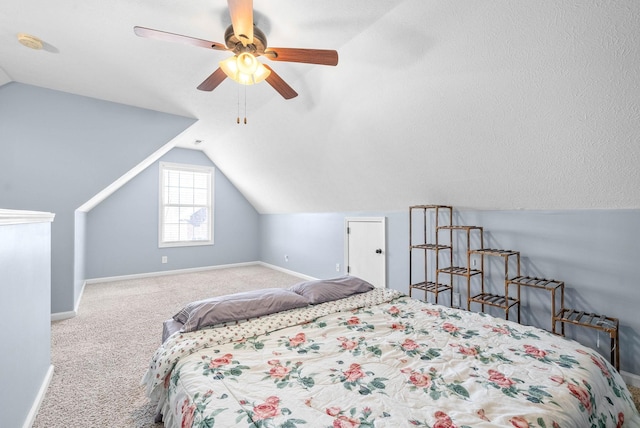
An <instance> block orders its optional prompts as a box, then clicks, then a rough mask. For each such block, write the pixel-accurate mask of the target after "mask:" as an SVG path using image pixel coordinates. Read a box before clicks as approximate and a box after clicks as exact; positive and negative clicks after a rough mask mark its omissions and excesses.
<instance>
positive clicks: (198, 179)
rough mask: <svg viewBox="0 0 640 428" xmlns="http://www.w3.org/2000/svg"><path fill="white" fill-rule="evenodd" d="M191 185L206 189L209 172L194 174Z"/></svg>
mask: <svg viewBox="0 0 640 428" xmlns="http://www.w3.org/2000/svg"><path fill="white" fill-rule="evenodd" d="M193 187H195V188H198V189H207V188H208V187H209V174H196V175H195V177H194V179H193Z"/></svg>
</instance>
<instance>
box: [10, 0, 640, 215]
mask: <svg viewBox="0 0 640 428" xmlns="http://www.w3.org/2000/svg"><path fill="white" fill-rule="evenodd" d="M254 9H255V21H256V25H258V27H260V28H261V29H262V30H263V31H264V32H265V33H266V35H267V39H268V42H269V45H270V46H281V47H298V48H321V49H336V50H337V51H338V52H339V55H340V62H339V64H338V66H337V67H326V66H315V65H308V64H293V63H283V62H271V63H269V65H271V67H272V68H273V69H274V70H276V71H277V73H278V74H279V75H280V76H281V77H282V78H284V79H285V80H286V81H287V82H288V83H289V84H290V85H291V86H292V87H293V88H294V89H295V90H296V91H297V92H298V93H299V96H298V97H297V98H294V99H293V100H289V101H285V100H284V99H282V98H281V97H280V96H279V95H278V93H277V92H275V91H274V90H273V89H272V88H271V87H270V86H269V85H267V84H266V83H262V84H259V85H255V86H252V87H248V88H246V116H247V120H248V124H247V125H242V124H241V125H238V124H236V118H237V116H238V110H240V116H241V117H244V115H245V87H240V86H239V85H236V84H235V83H233V82H232V81H230V80H229V79H227V80H226V81H224V82H223V83H222V84H221V85H220V86H219V87H218V88H217V89H216V90H214V91H213V92H211V93H209V92H202V91H198V90H197V89H196V86H197V85H198V84H200V83H201V82H202V81H203V80H204V79H205V78H206V77H207V76H208V75H209V74H210V73H211V72H213V70H215V68H217V63H218V61H220V60H222V59H224V58H226V57H227V56H228V55H229V54H228V53H226V52H220V51H213V50H207V49H202V48H198V47H193V46H188V45H183V44H178V43H169V42H162V41H157V40H151V39H144V38H139V37H136V36H135V35H134V34H133V26H135V25H140V26H146V27H151V28H155V29H159V30H163V31H169V32H174V33H179V34H184V35H189V36H193V37H198V38H202V39H207V40H212V41H217V42H224V37H223V34H224V30H225V28H226V27H227V26H228V25H229V23H230V20H229V17H228V14H227V9H226V2H225V1H224V0H209V1H204V0H190V1H178V0H111V1H100V0H58V1H56V2H51V1H47V0H19V1H18V0H13V1H10V0H7V1H3V5H2V6H1V9H0V84H3V83H6V82H8V81H17V82H22V83H27V84H31V85H36V86H41V87H46V88H52V89H56V90H60V91H65V92H70V93H74V94H80V95H84V96H89V97H94V98H99V99H104V100H108V101H114V102H118V103H123V104H128V105H133V106H139V107H143V108H148V109H153V110H158V111H162V112H168V113H173V114H178V115H183V116H188V117H194V118H197V119H199V120H198V122H196V123H195V124H194V125H193V126H192V127H191V128H189V129H188V130H187V131H185V132H184V133H183V134H181V135H180V136H179V137H177V138H176V140H175V141H174V142H173V143H174V144H175V145H177V146H180V147H188V148H196V146H195V145H194V144H193V142H194V141H195V140H203V141H204V143H203V144H201V145H199V146H197V148H198V149H201V150H204V151H205V153H207V155H208V156H209V157H210V158H211V159H212V160H213V161H214V162H215V163H216V165H217V166H218V167H219V168H220V169H221V170H222V172H223V173H224V174H225V175H226V176H227V177H228V178H229V179H230V180H231V181H232V182H233V183H234V184H235V185H236V186H237V187H238V189H239V190H240V191H241V192H243V193H244V195H245V196H246V197H247V198H248V199H249V201H250V202H251V203H252V204H254V206H255V207H256V209H258V211H259V212H262V213H279V212H327V211H360V210H362V211H366V210H402V209H405V208H406V207H407V206H408V205H411V204H417V203H442V204H451V205H454V206H456V207H459V208H478V209H585V208H640V172H639V171H640V168H638V165H639V164H640V138H639V137H640V125H639V123H640V106H639V102H640V72H639V70H640V52H639V49H638V46H640V2H638V1H637V0H620V1H616V2H601V1H598V0H585V1H581V2H569V1H561V2H556V1H543V2H529V1H524V0H465V1H451V0H396V1H390V0H376V1H371V0H313V1H312V0H254ZM21 32H22V33H29V34H32V35H34V36H37V37H39V38H41V39H42V40H43V41H44V42H45V48H44V49H43V50H41V51H34V50H30V49H27V48H25V47H23V46H22V45H20V44H19V43H18V42H17V38H16V35H17V33H21ZM265 61H266V60H265Z"/></svg>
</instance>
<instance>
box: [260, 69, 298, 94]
mask: <svg viewBox="0 0 640 428" xmlns="http://www.w3.org/2000/svg"><path fill="white" fill-rule="evenodd" d="M264 66H265V67H267V69H268V70H269V71H270V72H271V73H269V75H268V76H267V79H266V80H267V83H268V84H270V85H271V86H272V87H273V89H275V90H276V91H278V93H279V94H280V95H282V98H284V99H285V100H290V99H291V98H295V97H297V96H298V93H297V92H296V91H294V90H293V88H292V87H291V86H289V85H288V84H287V82H285V81H284V80H282V77H280V76H278V74H277V73H276V72H275V71H273V69H272V68H271V67H269V66H268V65H266V64H265V65H264Z"/></svg>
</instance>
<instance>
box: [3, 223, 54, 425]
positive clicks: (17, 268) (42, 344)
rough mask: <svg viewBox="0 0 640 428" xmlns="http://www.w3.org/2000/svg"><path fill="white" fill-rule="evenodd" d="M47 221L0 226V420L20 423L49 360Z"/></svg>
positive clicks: (49, 257)
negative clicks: (1, 322)
mask: <svg viewBox="0 0 640 428" xmlns="http://www.w3.org/2000/svg"><path fill="white" fill-rule="evenodd" d="M50 240H51V223H48V222H47V223H33V224H17V225H4V226H2V225H0V289H1V291H2V298H0V313H1V314H2V317H3V319H4V320H5V321H6V323H8V324H6V325H5V326H4V327H2V328H0V343H1V344H2V346H1V349H2V352H1V353H0V379H2V381H1V382H0V384H1V385H2V386H1V387H0V421H1V424H2V426H3V427H21V426H23V424H24V423H25V421H26V420H27V415H28V414H29V411H30V410H31V406H32V405H33V403H34V401H35V400H36V397H37V395H38V391H39V389H40V387H41V386H42V384H43V382H44V380H45V379H46V374H47V371H48V370H49V366H50V364H51V350H50V349H51V348H50V347H51V327H50V325H51V321H50V315H49V308H50V293H49V290H50V284H51V280H50V277H51V244H50Z"/></svg>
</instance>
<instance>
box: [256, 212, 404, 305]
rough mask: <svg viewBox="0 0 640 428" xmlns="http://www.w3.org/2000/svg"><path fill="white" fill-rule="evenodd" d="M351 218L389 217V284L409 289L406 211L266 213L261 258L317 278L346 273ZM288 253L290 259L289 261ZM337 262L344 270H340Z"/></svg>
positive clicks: (399, 288) (261, 235)
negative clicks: (346, 238) (346, 233)
mask: <svg viewBox="0 0 640 428" xmlns="http://www.w3.org/2000/svg"><path fill="white" fill-rule="evenodd" d="M347 217H386V219H387V221H386V222H387V225H386V227H387V230H386V237H387V286H388V287H390V288H395V289H397V290H402V291H405V290H406V291H407V292H408V290H409V288H408V283H409V279H408V278H409V276H408V274H407V272H406V271H407V266H405V265H404V264H403V261H404V260H405V257H406V253H407V251H408V250H407V248H408V245H409V243H408V242H409V240H408V237H407V233H406V227H408V226H407V221H406V219H405V217H406V214H405V213H404V212H367V213H362V212H344V213H312V214H263V215H261V216H260V260H262V261H263V262H265V263H269V264H272V265H275V266H280V267H283V268H285V269H288V270H292V271H294V272H299V273H303V274H305V275H309V276H311V277H314V278H331V277H335V276H339V275H344V274H345V273H346V271H345V267H344V258H345V254H344V228H345V218H347ZM285 255H287V256H288V259H289V261H285V259H284V256H285ZM337 263H339V264H340V267H341V269H340V272H336V264H337ZM403 287H404V288H403Z"/></svg>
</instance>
